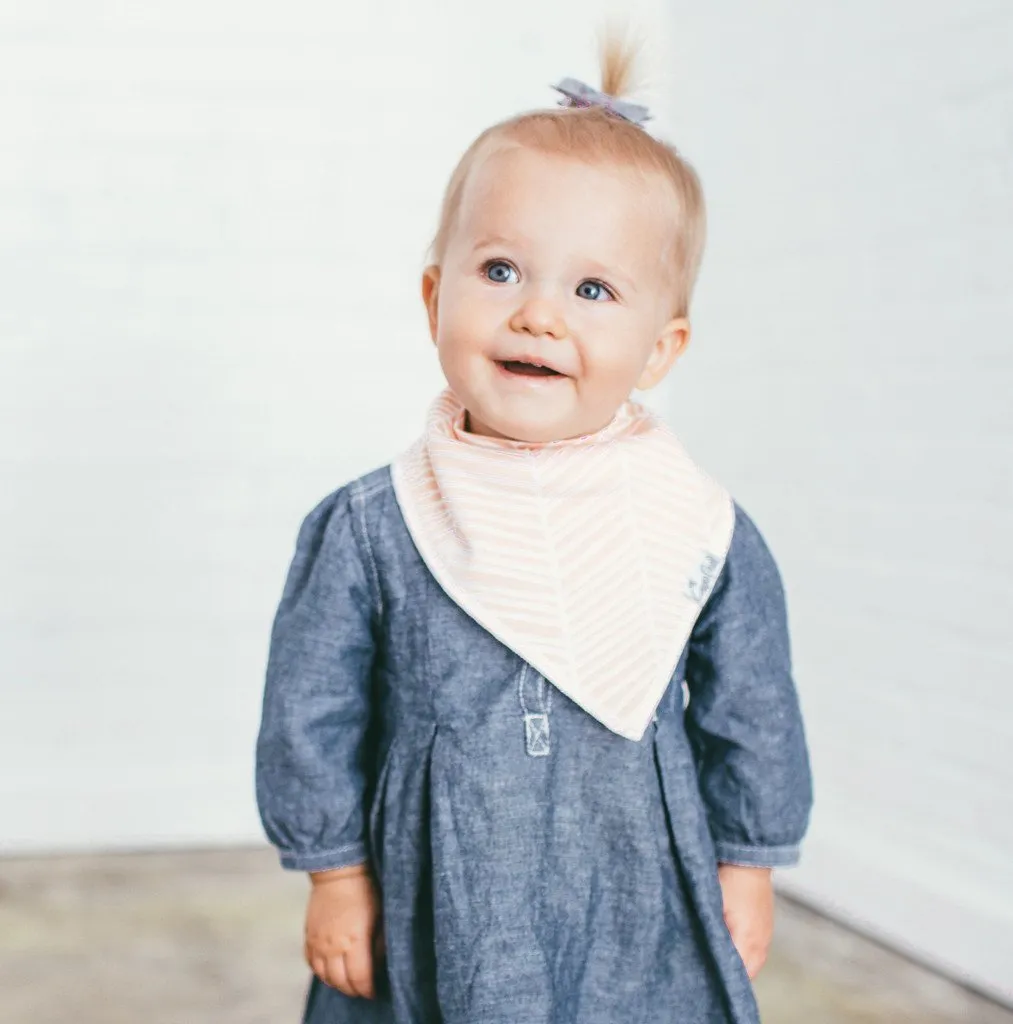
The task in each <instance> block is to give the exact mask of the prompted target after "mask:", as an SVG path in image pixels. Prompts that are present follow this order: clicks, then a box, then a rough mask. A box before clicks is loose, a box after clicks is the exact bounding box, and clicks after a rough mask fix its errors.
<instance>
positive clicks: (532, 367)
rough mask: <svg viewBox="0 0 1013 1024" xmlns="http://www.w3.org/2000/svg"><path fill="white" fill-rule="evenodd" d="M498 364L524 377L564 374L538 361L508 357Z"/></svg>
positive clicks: (509, 371) (560, 375) (508, 371)
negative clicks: (524, 361)
mask: <svg viewBox="0 0 1013 1024" xmlns="http://www.w3.org/2000/svg"><path fill="white" fill-rule="evenodd" d="M499 365H500V366H501V367H502V368H503V369H504V370H506V371H507V373H516V374H518V375H520V376H524V377H562V376H565V375H564V374H562V373H560V372H559V371H558V370H553V369H552V368H551V367H548V366H540V365H539V364H538V363H520V362H516V361H515V360H512V359H509V360H504V361H500V362H499Z"/></svg>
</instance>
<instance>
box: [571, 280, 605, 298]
mask: <svg viewBox="0 0 1013 1024" xmlns="http://www.w3.org/2000/svg"><path fill="white" fill-rule="evenodd" d="M585 287H590V288H594V289H597V291H595V292H594V293H593V294H591V295H588V294H587V293H586V292H582V291H581V289H582V288H585ZM577 294H578V295H579V296H580V297H581V298H582V299H590V300H591V301H592V302H598V301H600V298H601V297H602V296H604V297H605V298H608V299H611V298H613V295H612V293H611V292H610V291H609V290H608V288H606V287H605V285H603V284H602V283H601V281H581V282H580V284H579V285H577Z"/></svg>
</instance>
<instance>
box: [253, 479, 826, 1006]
mask: <svg viewBox="0 0 1013 1024" xmlns="http://www.w3.org/2000/svg"><path fill="white" fill-rule="evenodd" d="M257 798H258V804H259V808H260V813H261V818H262V820H263V823H264V827H265V830H266V832H267V835H268V837H269V839H270V840H271V842H272V843H273V844H274V845H275V846H276V847H277V848H278V850H279V852H280V857H281V863H282V865H283V866H284V867H286V868H289V869H292V870H298V871H322V870H326V869H329V868H337V867H343V866H346V865H351V864H356V863H360V862H362V861H365V860H368V861H369V862H370V864H371V865H372V868H373V871H374V873H375V877H376V880H377V884H378V887H379V890H380V893H381V899H382V914H383V930H384V937H385V942H386V955H385V958H384V961H383V965H382V967H381V969H380V977H379V993H378V996H377V998H376V999H374V1000H364V999H353V998H349V997H347V996H345V995H343V994H342V993H340V992H338V991H336V990H335V989H332V988H330V987H328V986H326V985H324V984H323V983H322V982H320V981H318V980H316V979H314V980H313V981H312V983H311V987H310V992H309V997H308V1000H307V1004H306V1010H305V1015H304V1018H303V1020H304V1024H373V1022H376V1024H381V1022H382V1024H719V1022H720V1024H726V1022H728V1024H756V1022H757V1021H758V1020H759V1016H758V1011H757V1007H756V1002H755V1000H754V996H753V992H752V988H751V985H750V982H749V979H748V976H747V974H746V971H745V968H744V966H743V964H742V961H741V959H740V957H739V955H738V953H737V952H736V950H735V947H734V945H733V943H732V940H731V937H730V935H729V933H728V929H727V928H726V926H725V923H724V919H723V912H722V894H721V888H720V885H719V883H718V877H717V864H718V863H719V862H728V863H736V864H745V865H754V866H763V867H778V866H788V865H791V864H794V863H795V862H796V860H797V859H798V851H799V844H800V842H801V840H802V838H803V835H804V833H805V831H806V827H807V824H808V819H809V813H810V807H811V801H812V793H811V781H810V770H809V758H808V753H807V748H806V742H805V736H804V730H803V725H802V720H801V715H800V711H799V705H798V700H797V696H796V691H795V687H794V683H793V680H792V673H791V664H790V652H789V642H788V632H787V623H786V612H785V603H784V594H783V591H782V586H781V580H780V576H779V573H778V570H777V567H776V565H775V563H774V561H773V559H772V557H771V555H770V552H769V551H768V549H767V546H766V544H765V543H764V541H763V539H762V537H761V535H760V534H759V532H758V531H757V529H756V527H755V526H754V524H753V523H752V521H751V520H750V519H749V518H748V517H747V516H746V514H745V513H744V512H743V511H742V510H741V509H740V508H739V507H738V506H736V509H735V528H734V533H733V537H732V542H731V547H730V550H729V553H728V557H727V559H726V562H725V564H724V567H723V569H722V571H721V574H720V576H719V578H718V580H717V581H716V584H715V586H714V589H713V590H712V592H711V594H710V596H709V597H708V599H707V601H706V603H705V605H704V606H703V608H702V610H701V613H700V617H699V619H698V620H697V623H696V626H695V628H694V630H693V633H692V636H691V638H690V641H689V643H688V644H687V647H686V650H685V651H684V652H683V655H682V657H681V660H680V662H679V665H678V667H677V669H676V672H675V673H674V674H673V677H672V680H671V683H670V685H669V687H668V690H667V691H666V694H665V697H664V698H663V700H662V702H661V705H660V706H659V708H658V710H657V713H656V715H655V718H654V721H653V722H652V724H651V726H650V727H649V728H648V730H647V732H646V734H645V735H644V737H643V738H642V739H641V740H640V741H639V742H634V741H631V740H629V739H625V738H623V737H621V736H618V735H616V734H615V733H612V732H610V731H609V730H608V729H606V728H605V727H604V726H603V725H601V724H600V723H599V722H598V721H597V720H596V719H594V718H592V717H591V716H590V715H589V714H587V712H585V711H583V710H582V709H581V708H580V707H578V706H577V705H576V704H574V703H573V702H571V701H570V700H569V699H568V698H566V697H565V696H564V695H563V694H562V693H561V692H559V691H558V690H556V689H555V688H554V687H553V686H552V685H551V684H549V683H548V682H547V681H546V680H545V679H544V678H543V677H542V676H540V675H539V674H538V673H537V672H536V671H535V670H534V669H533V668H532V667H531V666H530V665H529V664H527V663H526V662H525V661H524V660H523V659H522V658H521V657H520V656H518V655H517V654H515V653H514V652H513V651H512V650H510V649H508V648H507V647H505V646H504V645H503V644H501V643H500V642H499V641H498V640H497V639H495V638H494V637H493V636H492V635H491V634H489V633H488V632H487V631H486V630H485V629H483V628H482V627H481V626H480V625H479V624H478V623H476V622H475V621H474V620H473V619H472V618H470V617H469V616H468V615H467V614H466V613H465V612H464V611H463V610H462V609H461V608H460V607H459V606H458V605H457V604H456V603H455V602H454V601H453V600H451V599H450V597H449V596H447V594H446V593H445V592H444V591H443V590H442V589H441V587H440V586H439V584H438V583H437V582H436V580H435V579H434V578H433V576H432V575H431V574H430V572H429V570H428V569H427V567H426V565H425V563H424V562H423V561H422V559H421V558H420V556H419V554H418V551H417V550H416V548H415V545H414V544H413V542H412V539H411V536H410V535H409V533H408V530H407V527H406V526H405V522H404V520H403V518H402V516H401V512H400V509H399V506H398V504H397V502H396V500H395V497H394V491H393V487H392V483H391V475H390V467H389V466H385V467H383V468H381V469H378V470H375V471H373V472H371V473H369V474H367V475H365V476H363V477H360V478H359V479H357V480H355V481H353V482H351V483H349V484H347V485H346V486H344V487H342V488H340V489H339V490H338V491H336V492H335V493H334V494H332V495H331V496H330V497H328V498H326V499H325V500H324V501H323V502H322V503H321V504H320V505H318V506H317V508H316V509H314V510H313V511H312V512H311V513H310V514H309V516H308V517H307V518H306V519H305V521H304V523H303V525H302V528H301V530H300V533H299V537H298V541H297V545H296V551H295V556H294V559H293V561H292V565H291V568H290V570H289V574H288V578H287V581H286V583H285V588H284V592H283V595H282V598H281V603H280V606H279V608H278V612H277V616H276V619H275V623H274V628H273V632H272V639H271V649H270V657H269V662H268V670H267V681H266V687H265V696H264V705H263V718H262V723H261V729H260V736H259V740H258V745H257Z"/></svg>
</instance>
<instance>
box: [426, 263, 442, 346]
mask: <svg viewBox="0 0 1013 1024" xmlns="http://www.w3.org/2000/svg"><path fill="white" fill-rule="evenodd" d="M439 294H440V268H439V267H438V266H437V265H436V264H435V263H431V264H430V265H429V266H428V267H426V269H425V270H423V271H422V301H423V302H424V303H425V306H426V313H427V315H428V317H429V334H430V336H431V337H432V339H433V344H434V345H435V344H436V327H437V324H438V322H439V317H438V315H437V308H438V306H439Z"/></svg>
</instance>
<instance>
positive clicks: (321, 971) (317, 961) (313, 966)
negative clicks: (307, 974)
mask: <svg viewBox="0 0 1013 1024" xmlns="http://www.w3.org/2000/svg"><path fill="white" fill-rule="evenodd" d="M306 962H307V963H308V964H309V965H310V970H311V971H312V972H313V973H314V974H315V975H316V976H317V977H318V978H319V979H320V980H321V981H322V982H324V984H326V983H327V961H326V960H325V959H324V958H323V957H322V956H316V955H315V954H312V953H311V954H309V955H308V956H307V958H306Z"/></svg>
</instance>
